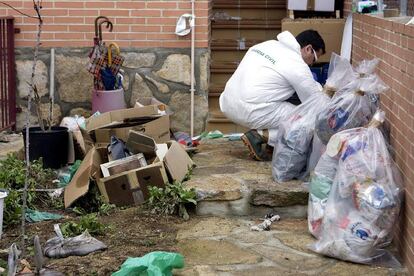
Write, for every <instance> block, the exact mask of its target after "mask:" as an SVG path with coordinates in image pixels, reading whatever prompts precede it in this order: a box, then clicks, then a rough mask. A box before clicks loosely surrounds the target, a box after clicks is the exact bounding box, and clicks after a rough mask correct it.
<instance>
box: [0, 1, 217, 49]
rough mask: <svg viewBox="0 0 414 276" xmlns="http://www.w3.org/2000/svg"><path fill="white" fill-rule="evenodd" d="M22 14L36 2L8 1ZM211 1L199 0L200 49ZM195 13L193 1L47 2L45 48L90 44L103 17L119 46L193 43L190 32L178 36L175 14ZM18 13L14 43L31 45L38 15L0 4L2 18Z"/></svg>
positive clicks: (204, 41) (206, 33)
mask: <svg viewBox="0 0 414 276" xmlns="http://www.w3.org/2000/svg"><path fill="white" fill-rule="evenodd" d="M5 2H6V3H8V4H10V5H12V6H14V7H15V8H17V9H19V10H21V11H22V12H24V13H27V14H30V15H34V13H35V12H34V10H33V1H32V0H24V1H16V0H11V1H5ZM209 3H210V1H209V0H197V1H196V2H195V10H196V12H195V13H196V17H197V20H196V47H199V48H205V47H208V42H209V19H208V15H209V9H210V4H209ZM183 13H191V2H190V0H179V1H165V0H164V1H163V0H159V1H135V0H132V1H80V0H72V1H67V0H56V1H43V9H42V14H43V18H44V27H43V34H42V45H43V46H44V47H85V46H90V45H91V44H92V39H93V37H94V19H95V18H96V17H97V16H99V15H105V16H107V17H109V18H110V19H111V21H112V22H113V23H114V30H113V33H110V34H108V33H104V39H106V40H110V41H116V42H117V43H118V44H119V46H121V47H166V48H175V47H177V48H178V47H189V46H190V36H186V37H184V38H181V37H177V36H176V35H175V34H174V31H175V24H176V22H177V18H178V17H179V16H180V15H181V14H183ZM4 15H13V16H15V17H16V27H17V28H20V29H21V33H20V34H17V35H16V47H22V46H29V47H32V46H33V44H34V43H33V42H34V39H35V34H36V19H31V18H27V17H23V16H21V15H20V14H18V13H17V12H15V11H13V10H12V9H10V8H8V7H6V6H4V5H1V4H0V16H4Z"/></svg>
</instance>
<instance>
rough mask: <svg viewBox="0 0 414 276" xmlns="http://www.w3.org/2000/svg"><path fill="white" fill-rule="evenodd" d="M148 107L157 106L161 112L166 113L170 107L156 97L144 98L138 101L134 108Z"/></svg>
mask: <svg viewBox="0 0 414 276" xmlns="http://www.w3.org/2000/svg"><path fill="white" fill-rule="evenodd" d="M148 105H155V106H157V108H158V110H160V111H166V110H167V109H168V106H167V105H166V104H164V103H162V102H160V101H159V100H157V99H156V98H154V97H142V98H140V99H139V100H137V101H136V103H135V106H134V107H135V108H137V107H143V106H148Z"/></svg>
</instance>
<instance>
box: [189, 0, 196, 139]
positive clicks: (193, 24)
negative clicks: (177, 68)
mask: <svg viewBox="0 0 414 276" xmlns="http://www.w3.org/2000/svg"><path fill="white" fill-rule="evenodd" d="M194 2H195V0H191V14H192V16H193V18H192V20H191V21H190V25H192V26H190V27H191V86H190V93H191V115H190V116H191V119H190V121H191V122H190V125H191V138H192V137H194V92H195V89H194V83H195V77H194V51H195V49H194V48H195V13H194V12H195V9H194Z"/></svg>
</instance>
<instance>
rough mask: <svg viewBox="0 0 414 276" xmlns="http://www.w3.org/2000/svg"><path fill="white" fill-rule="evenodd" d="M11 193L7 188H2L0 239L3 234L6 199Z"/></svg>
mask: <svg viewBox="0 0 414 276" xmlns="http://www.w3.org/2000/svg"><path fill="white" fill-rule="evenodd" d="M8 194H9V193H8V192H7V190H4V189H0V239H1V235H2V234H3V210H4V199H5V198H6V197H7V195H8Z"/></svg>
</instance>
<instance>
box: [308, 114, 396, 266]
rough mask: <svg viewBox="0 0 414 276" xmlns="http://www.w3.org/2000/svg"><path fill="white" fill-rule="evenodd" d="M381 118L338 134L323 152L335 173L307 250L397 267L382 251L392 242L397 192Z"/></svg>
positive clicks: (394, 261) (376, 115) (345, 258)
mask: <svg viewBox="0 0 414 276" xmlns="http://www.w3.org/2000/svg"><path fill="white" fill-rule="evenodd" d="M383 120H384V113H383V112H377V113H376V114H375V116H374V119H373V120H372V122H371V124H370V126H369V127H367V128H356V129H350V130H346V131H343V132H339V133H338V134H336V135H334V136H333V137H332V138H331V140H330V141H329V144H328V146H327V147H328V149H327V151H326V154H327V155H328V156H330V157H331V158H334V159H335V161H333V162H332V167H336V174H335V177H334V179H333V182H332V188H331V190H330V191H329V192H328V193H329V196H328V199H327V201H326V203H325V205H324V212H323V214H322V223H321V225H320V229H319V231H320V232H319V233H318V237H319V240H318V241H317V242H316V243H314V244H312V245H311V246H310V248H311V249H312V250H313V251H315V252H317V253H320V254H324V255H327V256H331V257H334V258H338V259H342V260H346V261H351V262H356V263H363V264H376V265H384V266H391V267H399V266H400V264H399V262H398V261H397V259H396V258H395V257H393V256H392V255H391V253H389V252H388V251H386V250H385V249H384V247H386V246H388V245H389V244H390V243H391V241H392V234H393V232H394V231H395V229H394V228H395V225H396V221H397V218H398V215H399V213H400V208H401V205H402V198H403V197H402V196H403V188H402V186H401V178H400V176H399V174H398V170H397V168H396V166H395V164H394V162H393V160H392V158H391V156H390V154H389V152H388V149H387V145H386V142H385V139H384V137H383V135H382V133H381V131H380V130H379V129H378V128H377V127H378V122H382V121H383ZM321 161H323V159H321ZM318 166H319V163H318ZM318 166H317V167H318ZM315 172H316V169H315ZM330 176H331V174H330ZM312 189H314V188H311V191H312ZM311 193H312V192H311ZM314 194H315V193H313V194H312V196H314ZM314 207H315V208H316V207H317V205H316V204H314ZM313 214H316V211H313Z"/></svg>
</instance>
